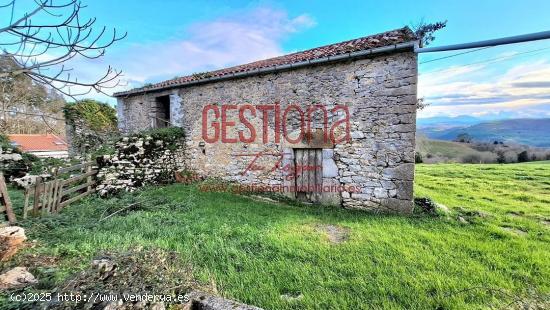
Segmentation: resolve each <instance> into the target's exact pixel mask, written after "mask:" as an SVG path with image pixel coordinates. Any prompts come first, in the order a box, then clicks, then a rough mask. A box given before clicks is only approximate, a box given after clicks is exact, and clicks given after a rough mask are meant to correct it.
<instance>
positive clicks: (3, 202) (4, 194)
mask: <svg viewBox="0 0 550 310" xmlns="http://www.w3.org/2000/svg"><path fill="white" fill-rule="evenodd" d="M0 214H3V216H2V217H3V219H2V220H1V221H0V226H3V225H5V222H6V221H7V222H8V224H9V225H12V224H14V223H15V214H14V213H13V210H12V207H11V201H10V196H8V189H7V187H6V182H5V180H4V175H3V174H2V171H0Z"/></svg>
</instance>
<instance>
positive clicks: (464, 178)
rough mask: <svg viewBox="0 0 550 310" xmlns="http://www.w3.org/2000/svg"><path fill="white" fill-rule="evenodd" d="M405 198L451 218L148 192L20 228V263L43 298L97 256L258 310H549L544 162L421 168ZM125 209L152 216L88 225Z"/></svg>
mask: <svg viewBox="0 0 550 310" xmlns="http://www.w3.org/2000/svg"><path fill="white" fill-rule="evenodd" d="M415 192H416V193H415V195H416V196H429V197H431V198H433V199H434V200H435V201H436V202H438V203H441V204H443V205H445V206H447V207H448V208H449V209H450V210H451V213H450V214H449V215H447V216H440V217H426V216H424V217H405V216H390V215H373V214H365V213H362V212H352V211H347V210H341V209H335V208H319V207H307V206H290V205H285V204H276V203H269V202H259V201H256V200H252V199H250V198H247V197H242V196H235V195H232V194H228V193H203V192H200V191H198V190H197V188H196V187H193V186H183V185H171V186H167V187H159V188H151V189H147V190H145V191H142V192H139V193H136V194H134V195H131V196H126V197H123V198H112V199H109V200H102V199H99V198H90V199H88V200H86V201H84V202H83V203H81V204H79V205H73V206H71V207H69V208H68V209H66V210H65V211H64V212H62V213H61V214H60V215H58V216H51V217H47V218H42V219H32V220H28V221H25V222H23V223H22V226H24V227H25V228H26V229H27V235H28V236H29V239H31V240H32V239H35V240H37V241H36V246H35V247H33V248H30V249H27V250H26V253H25V252H23V253H22V254H20V256H23V255H31V254H40V255H41V256H42V257H52V259H53V260H55V261H56V264H55V266H54V267H38V268H36V270H34V272H35V274H37V275H38V277H39V278H40V280H41V282H42V284H41V285H40V286H39V288H42V289H51V287H53V286H54V285H55V284H56V283H59V282H60V281H62V280H63V279H64V278H65V277H67V276H68V275H69V274H70V273H72V272H74V271H75V270H78V269H80V268H84V267H86V266H88V265H89V262H90V260H91V258H92V257H93V256H94V255H96V254H98V253H100V252H102V251H104V250H124V249H128V248H132V247H135V246H143V247H146V248H147V247H151V248H161V249H166V250H172V251H175V252H177V253H178V254H179V255H180V256H181V257H182V259H183V261H184V262H186V263H187V264H189V265H190V266H192V270H193V277H194V278H195V279H197V280H198V281H199V282H200V283H202V284H203V285H205V286H208V287H211V288H212V289H213V290H215V291H218V292H219V294H221V295H223V296H225V297H229V298H233V299H237V300H240V301H242V302H245V303H249V304H253V305H256V306H260V307H263V308H266V309H304V308H317V309H346V308H349V309H360V308H388V309H391V308H394V309H402V308H408V309H434V308H438V309H464V308H470V309H479V308H493V307H494V308H501V307H506V306H507V305H510V306H514V307H516V306H518V307H519V305H521V304H523V305H524V304H526V303H533V302H537V303H539V304H540V303H541V302H544V301H541V299H542V300H546V302H547V303H548V302H550V301H549V299H548V298H549V297H548V296H549V294H550V282H549V281H548V279H550V237H549V228H550V226H549V225H550V164H513V165H459V164H440V165H418V166H417V172H416V182H415ZM14 200H18V198H17V197H15V199H14ZM136 200H145V201H149V205H150V206H149V207H144V208H142V209H139V210H132V211H128V212H120V213H119V214H117V215H115V216H111V217H109V218H107V219H105V220H102V221H99V219H101V218H105V216H106V215H108V214H110V213H112V211H113V210H116V209H117V208H120V207H122V206H124V205H127V204H128V203H129V202H132V201H136ZM323 225H334V226H337V227H341V228H343V229H346V231H347V232H348V233H349V239H348V240H346V241H344V242H342V243H333V242H331V241H330V240H329V235H328V234H327V231H326V230H323V229H321V228H320V227H324V226H323ZM0 267H2V266H0ZM0 298H1V297H0ZM517 300H519V301H520V302H518V303H514V302H515V301H517ZM0 304H1V301H0Z"/></svg>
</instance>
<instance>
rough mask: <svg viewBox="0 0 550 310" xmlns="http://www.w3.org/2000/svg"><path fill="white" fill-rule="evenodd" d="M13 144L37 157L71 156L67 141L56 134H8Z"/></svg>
mask: <svg viewBox="0 0 550 310" xmlns="http://www.w3.org/2000/svg"><path fill="white" fill-rule="evenodd" d="M8 138H9V139H10V141H11V144H12V145H13V146H15V147H17V148H19V149H20V150H21V151H23V152H25V153H30V154H33V155H35V156H37V157H41V158H44V157H53V158H67V157H69V153H68V145H67V142H66V141H65V140H64V139H63V138H60V137H58V136H56V135H54V134H34V135H8Z"/></svg>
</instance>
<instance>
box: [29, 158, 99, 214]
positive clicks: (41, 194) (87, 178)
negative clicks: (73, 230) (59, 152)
mask: <svg viewBox="0 0 550 310" xmlns="http://www.w3.org/2000/svg"><path fill="white" fill-rule="evenodd" d="M93 164H94V163H93V162H84V163H81V164H78V165H74V166H71V167H65V168H59V169H57V170H56V171H55V172H54V175H53V177H54V179H53V180H51V181H47V182H43V180H42V178H40V177H38V178H37V179H36V183H35V184H34V185H33V186H31V187H28V188H27V190H26V191H25V204H24V206H23V217H24V218H26V217H27V214H28V212H29V211H31V213H32V214H33V215H39V214H41V213H42V214H48V213H57V212H59V211H61V209H63V208H64V207H66V206H67V205H69V204H70V203H73V202H75V201H77V200H80V199H81V198H84V197H86V196H88V195H89V194H91V193H93V192H94V191H95V184H96V180H95V178H94V176H95V175H96V174H97V170H94V169H92V165H93ZM68 174H69V177H68V178H65V177H64V176H66V175H68ZM31 197H33V203H32V204H30V201H29V200H30V198H31Z"/></svg>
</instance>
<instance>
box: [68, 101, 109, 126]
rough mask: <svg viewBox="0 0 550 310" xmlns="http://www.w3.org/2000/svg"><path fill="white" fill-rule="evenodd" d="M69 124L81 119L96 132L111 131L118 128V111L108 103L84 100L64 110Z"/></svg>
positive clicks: (69, 105)
mask: <svg viewBox="0 0 550 310" xmlns="http://www.w3.org/2000/svg"><path fill="white" fill-rule="evenodd" d="M63 113H64V114H65V119H66V120H67V122H68V123H70V122H74V121H75V120H78V119H81V120H83V121H84V123H85V124H86V125H87V126H88V127H89V128H90V129H92V130H94V131H102V132H106V131H110V130H113V129H115V128H116V127H117V117H116V110H115V109H114V108H113V107H111V106H110V105H108V104H107V103H103V102H99V101H96V100H93V99H84V100H80V101H77V102H74V103H69V104H67V105H66V106H65V107H64V108H63Z"/></svg>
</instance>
